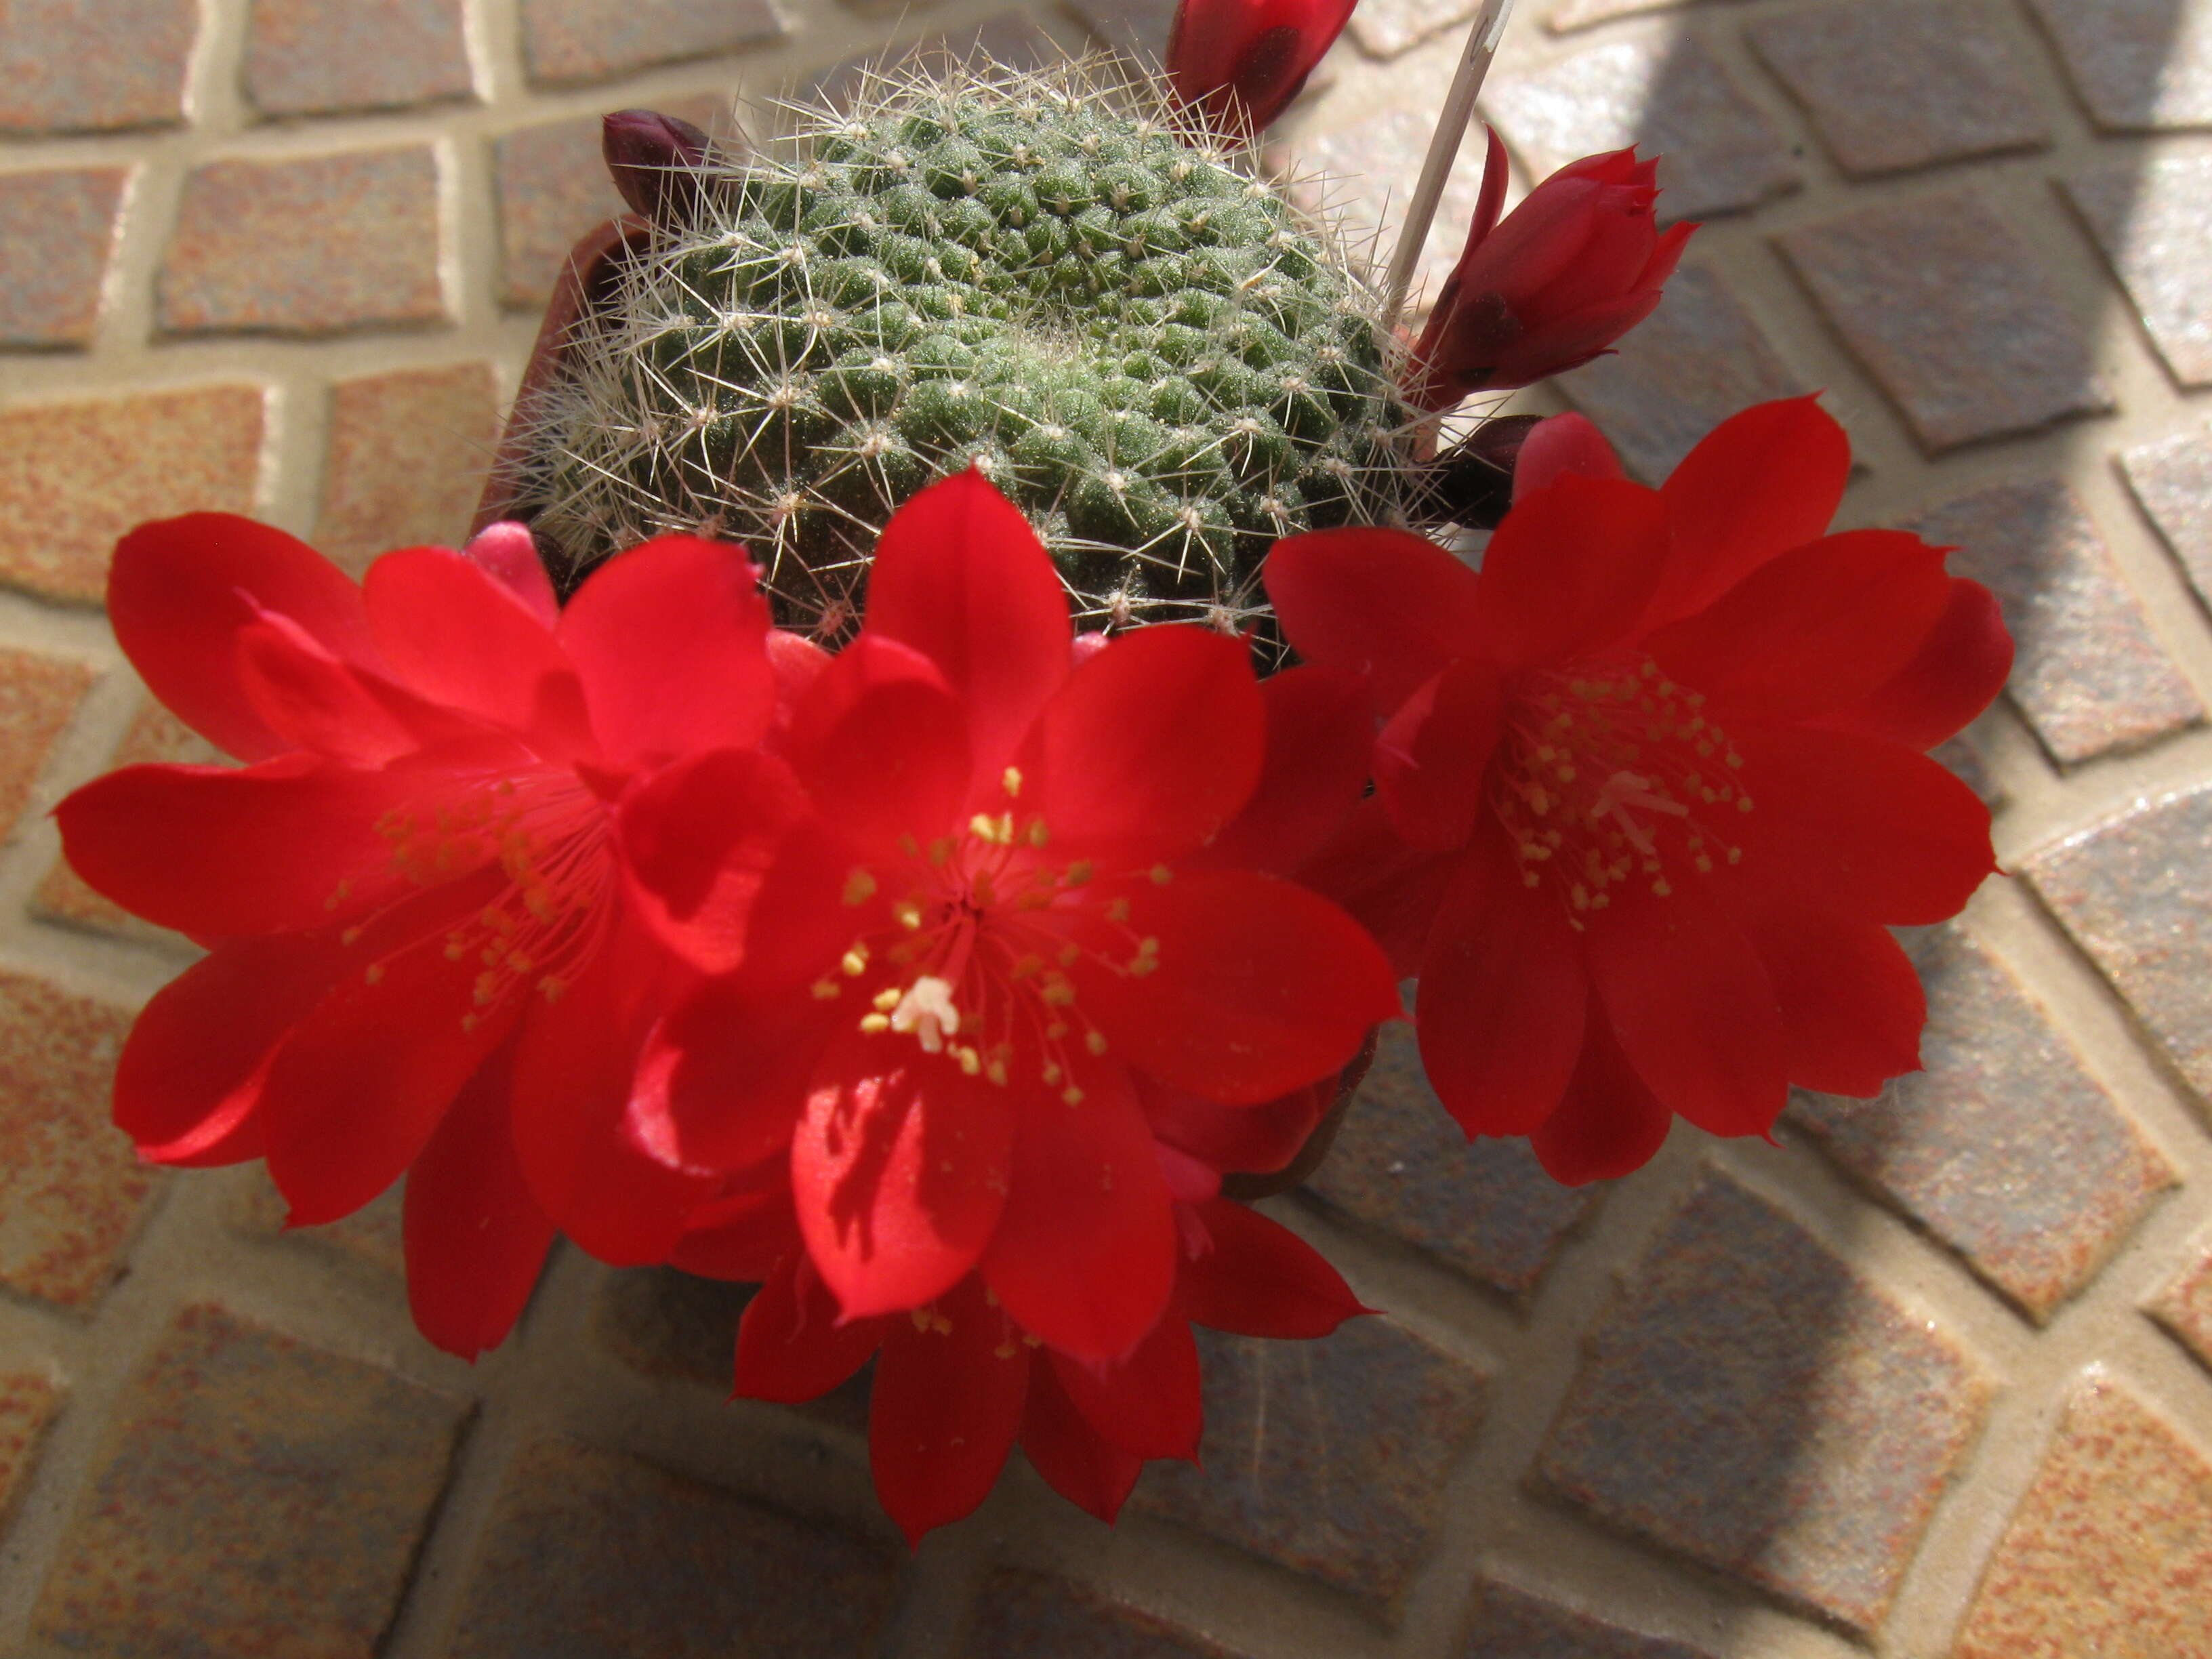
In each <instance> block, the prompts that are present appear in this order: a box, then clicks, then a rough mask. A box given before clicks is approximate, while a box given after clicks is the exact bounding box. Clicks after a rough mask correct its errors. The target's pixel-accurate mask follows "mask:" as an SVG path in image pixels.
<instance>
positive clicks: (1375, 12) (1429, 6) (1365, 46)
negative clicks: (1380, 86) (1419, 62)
mask: <svg viewBox="0 0 2212 1659" xmlns="http://www.w3.org/2000/svg"><path fill="white" fill-rule="evenodd" d="M1480 5H1481V0H1364V3H1363V4H1361V5H1358V6H1356V7H1354V8H1353V9H1352V21H1351V22H1350V24H1349V25H1347V26H1346V27H1347V32H1348V33H1350V34H1351V36H1352V39H1353V40H1356V41H1358V43H1359V48H1360V50H1361V51H1363V52H1365V53H1366V54H1367V55H1368V56H1369V57H1370V58H1395V57H1397V56H1398V55H1399V54H1400V53H1401V52H1406V51H1408V50H1410V49H1411V48H1413V47H1414V46H1419V45H1420V44H1421V42H1422V41H1424V40H1428V39H1429V38H1430V37H1431V36H1432V35H1437V34H1442V33H1443V32H1444V31H1445V30H1446V29H1449V28H1455V27H1458V26H1460V25H1462V24H1464V23H1466V22H1467V21H1468V20H1469V19H1471V18H1472V17H1473V16H1474V14H1475V13H1476V11H1477V10H1479V9H1480Z"/></svg>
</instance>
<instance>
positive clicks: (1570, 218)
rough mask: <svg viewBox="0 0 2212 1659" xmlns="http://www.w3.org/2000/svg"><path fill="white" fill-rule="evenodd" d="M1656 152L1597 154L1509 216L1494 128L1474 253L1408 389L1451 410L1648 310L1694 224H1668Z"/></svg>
mask: <svg viewBox="0 0 2212 1659" xmlns="http://www.w3.org/2000/svg"><path fill="white" fill-rule="evenodd" d="M1658 166H1659V163H1658V161H1657V160H1656V158H1655V159H1653V160H1651V161H1638V160H1637V159H1636V149H1635V147H1634V146H1633V145H1631V146H1630V147H1629V148H1628V149H1617V150H1609V151H1607V153H1606V154H1605V155H1588V156H1584V157H1583V159H1582V160H1581V161H1575V162H1571V163H1570V164H1569V165H1568V166H1566V167H1561V168H1560V169H1559V171H1558V172H1557V173H1553V175H1552V176H1551V177H1550V178H1548V179H1545V180H1544V182H1543V183H1542V184H1541V185H1537V186H1536V188H1535V189H1534V190H1532V191H1529V192H1528V199H1527V200H1526V201H1524V202H1522V204H1521V205H1520V206H1519V207H1517V208H1516V209H1514V210H1513V211H1512V212H1511V213H1510V214H1507V215H1506V216H1505V217H1504V221H1503V222H1500V221H1499V219H1498V210H1499V208H1500V207H1501V206H1502V205H1503V204H1504V199H1505V147H1504V145H1503V144H1502V143H1499V142H1498V135H1497V133H1496V132H1495V131H1493V132H1492V133H1491V135H1490V153H1489V156H1488V158H1487V159H1486V161H1485V163H1484V165H1483V173H1482V194H1481V197H1480V200H1479V202H1478V203H1477V205H1476V208H1475V214H1474V224H1473V225H1472V226H1470V227H1469V228H1468V238H1467V249H1466V252H1463V253H1462V254H1461V255H1460V258H1459V264H1457V265H1455V266H1454V267H1453V269H1452V274H1451V275H1450V276H1449V277H1448V278H1446V279H1445V282H1444V286H1443V293H1441V294H1440V295H1437V305H1436V309H1435V310H1434V311H1432V312H1431V313H1429V325H1428V326H1427V327H1426V328H1425V329H1424V330H1423V331H1421V338H1420V343H1419V344H1418V345H1417V346H1415V348H1414V349H1413V364H1412V366H1411V369H1410V371H1409V373H1408V375H1407V400H1408V401H1409V402H1411V403H1412V404H1413V405H1414V406H1415V407H1416V408H1419V409H1426V410H1439V409H1449V408H1450V407H1451V406H1452V405H1453V404H1456V403H1457V402H1459V400H1460V399H1461V398H1465V397H1467V396H1468V395H1469V394H1470V393H1472V392H1504V391H1506V390H1508V389H1510V388H1511V387H1513V386H1528V385H1532V384H1533V383H1534V382H1535V381H1538V380H1543V379H1544V378H1545V377H1546V376H1547V375H1552V374H1562V373H1564V372H1565V371H1566V370H1567V369H1570V368H1578V367H1580V366H1581V365H1582V364H1583V363H1586V362H1589V360H1590V359H1591V358H1593V357H1595V356H1598V355H1599V354H1600V353H1601V352H1602V351H1604V350H1605V349H1607V347H1608V346H1610V345H1611V344H1612V343H1613V342H1614V341H1615V340H1617V339H1619V338H1620V337H1621V336H1622V335H1624V334H1626V332H1628V331H1629V330H1630V329H1632V328H1633V327H1635V326H1636V325H1637V324H1638V323H1640V322H1642V321H1643V320H1644V319H1645V318H1646V317H1648V316H1650V314H1651V311H1652V308H1653V307H1656V305H1657V304H1658V303H1659V292H1660V289H1661V288H1662V286H1663V285H1664V284H1665V283H1666V281H1667V278H1668V276H1672V275H1673V274H1674V265H1675V262H1676V261H1678V260H1679V259H1680V258H1681V257H1682V246H1683V244H1685V243H1686V242H1687V241H1688V240H1690V233H1691V232H1692V231H1693V230H1695V229H1696V228H1697V227H1696V226H1695V225H1691V224H1681V225H1675V226H1674V227H1672V228H1670V229H1668V231H1667V232H1666V233H1665V234H1661V232H1660V230H1659V228H1658V224H1657V222H1656V219H1655V218H1654V216H1653V214H1652V204H1653V202H1654V200H1655V199H1656V197H1657V196H1658V194H1659V191H1658V187H1657V185H1655V184H1654V183H1653V182H1652V174H1653V173H1655V172H1656V170H1657V168H1658Z"/></svg>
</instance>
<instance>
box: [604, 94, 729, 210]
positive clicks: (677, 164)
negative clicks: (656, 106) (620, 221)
mask: <svg viewBox="0 0 2212 1659" xmlns="http://www.w3.org/2000/svg"><path fill="white" fill-rule="evenodd" d="M599 153H600V154H601V155H605V157H606V161H607V171H608V172H609V173H611V174H612V175H613V176H614V181H615V188H616V189H617V190H618V191H622V194H623V200H624V201H625V202H628V203H629V204H630V206H631V208H632V209H634V210H635V211H637V212H639V213H641V214H643V215H644V216H646V217H647V218H648V219H650V220H652V221H653V223H655V224H657V225H680V224H684V223H687V222H689V221H690V219H691V218H692V217H693V216H694V214H695V213H696V210H697V208H698V205H699V200H700V197H701V195H702V192H703V191H704V190H705V188H706V173H705V169H706V167H707V164H708V161H709V160H710V159H711V158H712V155H713V153H714V147H713V145H712V144H711V143H709V142H708V137H707V135H706V134H705V133H703V132H702V131H699V129H698V128H696V127H695V126H693V125H691V124H690V122H689V121H684V120H678V118H676V117H675V116H673V115H663V114H661V113H660V112H659V111H658V110H650V109H618V110H617V111H616V112H614V113H613V114H611V115H609V116H605V117H604V118H601V120H600V123H599Z"/></svg>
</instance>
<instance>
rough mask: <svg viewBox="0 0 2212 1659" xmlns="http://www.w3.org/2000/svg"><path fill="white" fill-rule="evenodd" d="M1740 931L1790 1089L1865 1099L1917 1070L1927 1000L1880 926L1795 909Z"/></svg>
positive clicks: (1753, 920) (1748, 922) (1755, 920)
mask: <svg viewBox="0 0 2212 1659" xmlns="http://www.w3.org/2000/svg"><path fill="white" fill-rule="evenodd" d="M1743 929H1744V933H1745V934H1746V935H1747V937H1748V938H1749V939H1750V940H1751V943H1752V946H1753V949H1755V950H1756V951H1758V952H1759V960H1760V961H1761V962H1763V963H1765V964H1766V972H1767V976H1768V978H1770V979H1771V980H1772V981H1773V982H1774V994H1775V996H1776V998H1777V999H1778V1000H1779V1001H1780V1003H1781V1005H1782V1029H1783V1036H1784V1042H1786V1043H1787V1045H1788V1048H1789V1054H1790V1082H1791V1083H1793V1084H1795V1085H1796V1086H1797V1087H1799V1088H1801V1089H1819V1090H1821V1091H1825V1092H1826V1093H1828V1094H1832V1095H1856V1096H1858V1097H1861V1098H1865V1097H1870V1096H1874V1095H1877V1094H1880V1093H1881V1086H1882V1085H1883V1084H1885V1083H1887V1081H1888V1080H1889V1079H1892V1078H1893V1077H1898V1076H1901V1075H1902V1074H1904V1073H1906V1072H1917V1071H1918V1070H1919V1069H1920V1028H1921V1027H1922V1026H1923V1024H1926V1023H1927V1019H1928V999H1927V996H1926V994H1924V993H1923V991H1922V989H1921V987H1920V975H1918V973H1917V972H1916V971H1915V970H1914V969H1913V966H1912V962H1911V958H1910V957H1907V956H1906V955H1905V952H1904V951H1903V950H1902V949H1901V948H1900V947H1899V945H1898V943H1897V941H1896V940H1895V939H1893V938H1892V937H1890V933H1889V930H1888V929H1887V928H1886V927H1876V926H1875V925H1874V924H1873V923H1871V922H1862V921H1837V920H1834V919H1832V918H1830V917H1826V916H1820V915H1814V914H1813V913H1811V912H1809V911H1795V912H1790V913H1785V914H1779V915H1777V914H1772V913H1767V914H1760V915H1750V916H1747V917H1745V918H1743Z"/></svg>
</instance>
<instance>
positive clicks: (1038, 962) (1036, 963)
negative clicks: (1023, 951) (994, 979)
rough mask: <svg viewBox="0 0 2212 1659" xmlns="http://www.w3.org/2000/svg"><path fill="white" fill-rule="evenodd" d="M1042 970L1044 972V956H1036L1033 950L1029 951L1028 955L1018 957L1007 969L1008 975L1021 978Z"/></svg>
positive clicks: (1039, 972)
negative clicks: (1010, 967)
mask: <svg viewBox="0 0 2212 1659" xmlns="http://www.w3.org/2000/svg"><path fill="white" fill-rule="evenodd" d="M1042 972H1044V958H1043V957H1041V956H1038V955H1037V954H1036V952H1035V951H1031V952H1030V954H1029V955H1027V956H1025V957H1020V958H1019V959H1018V960H1017V961H1016V962H1015V963H1014V965H1013V967H1012V969H1010V970H1009V973H1008V977H1010V978H1012V979H1018V980H1022V979H1027V978H1028V977H1029V976H1030V975H1032V974H1041V973H1042Z"/></svg>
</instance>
